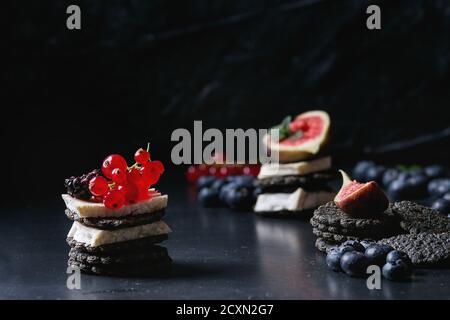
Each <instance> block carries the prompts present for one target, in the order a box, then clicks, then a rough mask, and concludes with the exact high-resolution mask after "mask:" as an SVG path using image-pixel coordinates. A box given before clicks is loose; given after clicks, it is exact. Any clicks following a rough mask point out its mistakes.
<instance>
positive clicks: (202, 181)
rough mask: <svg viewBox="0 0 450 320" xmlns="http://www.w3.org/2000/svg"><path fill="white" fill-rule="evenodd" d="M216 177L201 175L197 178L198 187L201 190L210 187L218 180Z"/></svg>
mask: <svg viewBox="0 0 450 320" xmlns="http://www.w3.org/2000/svg"><path fill="white" fill-rule="evenodd" d="M216 179H217V178H216V177H214V176H201V177H200V178H198V180H197V189H198V190H200V189H203V188H207V187H210V186H211V185H212V184H213V183H214V181H216Z"/></svg>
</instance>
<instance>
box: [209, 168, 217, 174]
mask: <svg viewBox="0 0 450 320" xmlns="http://www.w3.org/2000/svg"><path fill="white" fill-rule="evenodd" d="M208 174H209V175H210V176H215V175H217V168H216V167H213V166H211V167H209V169H208Z"/></svg>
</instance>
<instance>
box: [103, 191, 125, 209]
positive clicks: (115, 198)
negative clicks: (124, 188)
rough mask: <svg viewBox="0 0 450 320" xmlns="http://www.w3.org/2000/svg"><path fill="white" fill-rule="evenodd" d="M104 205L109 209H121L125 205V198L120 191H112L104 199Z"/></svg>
mask: <svg viewBox="0 0 450 320" xmlns="http://www.w3.org/2000/svg"><path fill="white" fill-rule="evenodd" d="M103 204H104V205H105V207H107V208H108V209H119V208H122V207H123V205H124V204H125V197H124V196H123V194H122V192H120V191H118V190H110V191H109V192H108V193H107V194H106V196H105V197H104V198H103Z"/></svg>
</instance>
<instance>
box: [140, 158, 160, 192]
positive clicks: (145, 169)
mask: <svg viewBox="0 0 450 320" xmlns="http://www.w3.org/2000/svg"><path fill="white" fill-rule="evenodd" d="M154 162H155V161H152V162H148V163H146V164H145V165H144V166H142V168H141V169H140V170H139V171H140V172H141V175H142V179H143V181H144V183H145V185H146V186H147V187H148V186H151V185H153V184H155V183H156V182H158V180H159V177H160V176H161V174H160V172H159V170H160V168H159V166H158V164H156V165H155V164H154Z"/></svg>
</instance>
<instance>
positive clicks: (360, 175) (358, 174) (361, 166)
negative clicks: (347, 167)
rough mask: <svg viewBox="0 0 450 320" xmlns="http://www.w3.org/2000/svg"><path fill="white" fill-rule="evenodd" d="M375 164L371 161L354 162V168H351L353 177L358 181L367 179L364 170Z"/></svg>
mask: <svg viewBox="0 0 450 320" xmlns="http://www.w3.org/2000/svg"><path fill="white" fill-rule="evenodd" d="M373 166H375V163H374V162H373V161H367V160H363V161H359V162H358V163H356V165H355V168H354V169H353V178H354V179H356V180H358V181H367V178H366V172H367V170H368V169H369V168H370V167H373Z"/></svg>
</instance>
